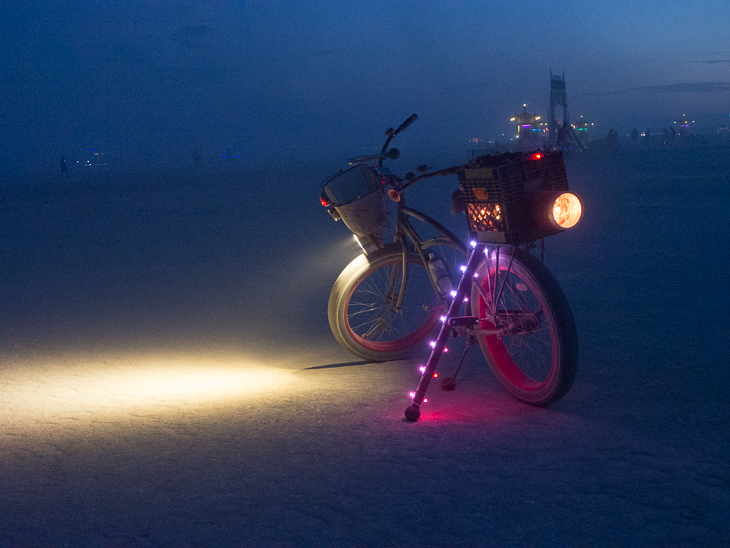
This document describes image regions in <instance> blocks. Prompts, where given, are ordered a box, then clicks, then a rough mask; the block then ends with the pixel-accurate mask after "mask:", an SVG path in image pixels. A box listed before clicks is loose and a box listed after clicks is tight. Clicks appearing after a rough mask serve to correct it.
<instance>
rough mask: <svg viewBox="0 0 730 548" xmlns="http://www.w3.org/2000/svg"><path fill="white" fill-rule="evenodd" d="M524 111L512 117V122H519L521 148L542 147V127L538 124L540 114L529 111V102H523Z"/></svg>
mask: <svg viewBox="0 0 730 548" xmlns="http://www.w3.org/2000/svg"><path fill="white" fill-rule="evenodd" d="M522 108H523V112H522V113H521V114H518V115H517V116H513V117H512V118H510V122H517V138H518V139H519V144H520V149H522V150H527V149H531V148H539V147H540V144H541V143H540V137H541V135H542V128H541V127H540V126H539V125H538V123H537V122H538V121H539V120H540V116H538V115H537V114H530V113H529V112H527V103H523V104H522Z"/></svg>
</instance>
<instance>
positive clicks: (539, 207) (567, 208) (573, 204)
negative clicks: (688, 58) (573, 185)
mask: <svg viewBox="0 0 730 548" xmlns="http://www.w3.org/2000/svg"><path fill="white" fill-rule="evenodd" d="M531 211H532V215H533V218H534V220H535V222H536V223H537V225H538V226H539V227H540V228H544V229H546V230H567V229H569V228H573V227H574V226H575V225H577V224H578V222H579V221H580V220H581V218H582V216H583V203H582V202H581V201H580V198H579V197H578V195H577V194H575V193H573V192H561V191H557V192H553V191H547V192H538V193H536V195H535V197H534V199H533V202H532V208H531Z"/></svg>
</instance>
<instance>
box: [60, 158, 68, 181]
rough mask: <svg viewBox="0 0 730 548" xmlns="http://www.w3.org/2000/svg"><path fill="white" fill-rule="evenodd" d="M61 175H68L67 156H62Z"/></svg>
mask: <svg viewBox="0 0 730 548" xmlns="http://www.w3.org/2000/svg"><path fill="white" fill-rule="evenodd" d="M61 177H68V166H67V165H66V156H65V155H63V156H61Z"/></svg>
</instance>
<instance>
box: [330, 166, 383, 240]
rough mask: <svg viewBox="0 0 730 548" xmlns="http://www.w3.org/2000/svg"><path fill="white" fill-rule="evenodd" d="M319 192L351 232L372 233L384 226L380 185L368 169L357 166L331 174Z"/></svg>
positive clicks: (373, 171)
mask: <svg viewBox="0 0 730 548" xmlns="http://www.w3.org/2000/svg"><path fill="white" fill-rule="evenodd" d="M323 189H324V192H325V194H326V195H327V197H328V198H329V201H330V203H332V205H333V206H334V207H335V209H336V210H337V213H339V214H340V217H341V218H342V220H343V221H344V223H345V224H346V225H347V228H349V229H350V230H351V231H352V232H353V233H355V234H357V235H369V234H375V233H377V232H378V231H379V230H380V229H382V228H383V227H384V226H385V224H386V223H387V221H388V209H387V206H386V205H385V194H384V192H383V185H382V183H381V182H380V178H379V177H378V174H377V173H376V172H375V170H373V169H372V168H371V167H369V166H366V165H364V164H360V165H356V166H354V167H351V168H350V169H347V170H345V171H343V172H342V173H338V174H336V175H333V176H332V177H330V178H329V179H328V180H327V181H325V183H324V185H323Z"/></svg>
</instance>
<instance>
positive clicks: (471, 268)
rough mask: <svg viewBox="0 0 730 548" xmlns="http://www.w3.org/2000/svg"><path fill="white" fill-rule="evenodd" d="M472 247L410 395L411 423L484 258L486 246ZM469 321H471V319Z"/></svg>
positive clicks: (407, 415) (407, 418)
mask: <svg viewBox="0 0 730 548" xmlns="http://www.w3.org/2000/svg"><path fill="white" fill-rule="evenodd" d="M472 247H473V249H472V251H471V254H470V255H469V259H468V261H467V263H466V270H465V271H464V274H463V276H462V277H461V280H459V285H458V287H457V289H456V294H454V300H453V301H451V305H450V306H449V311H448V312H447V313H446V317H445V318H442V325H441V330H440V331H439V334H438V337H437V338H436V341H435V342H434V343H431V344H432V346H433V350H432V351H431V355H430V356H429V358H428V361H427V362H426V366H425V367H424V368H423V373H422V375H421V380H420V382H419V383H418V387H417V388H416V391H415V392H411V393H410V396H411V404H410V405H409V406H408V407H407V408H406V411H405V417H406V420H407V421H409V422H415V421H417V420H418V417H420V416H421V404H422V403H423V402H424V399H425V396H426V390H428V385H429V383H430V382H431V379H432V378H433V374H434V372H435V371H436V366H437V365H438V361H439V358H440V357H441V354H442V353H443V351H444V348H445V346H446V340H447V339H448V338H449V334H450V332H451V325H449V320H451V319H452V318H457V317H458V315H459V310H460V309H461V305H462V303H463V302H464V297H465V296H466V292H467V291H468V290H469V289H470V288H471V284H472V280H473V278H474V272H476V269H477V265H479V261H480V260H481V258H482V254H483V253H484V249H485V248H486V245H485V244H479V243H477V244H474V243H472ZM468 321H471V319H470V320H468Z"/></svg>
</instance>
